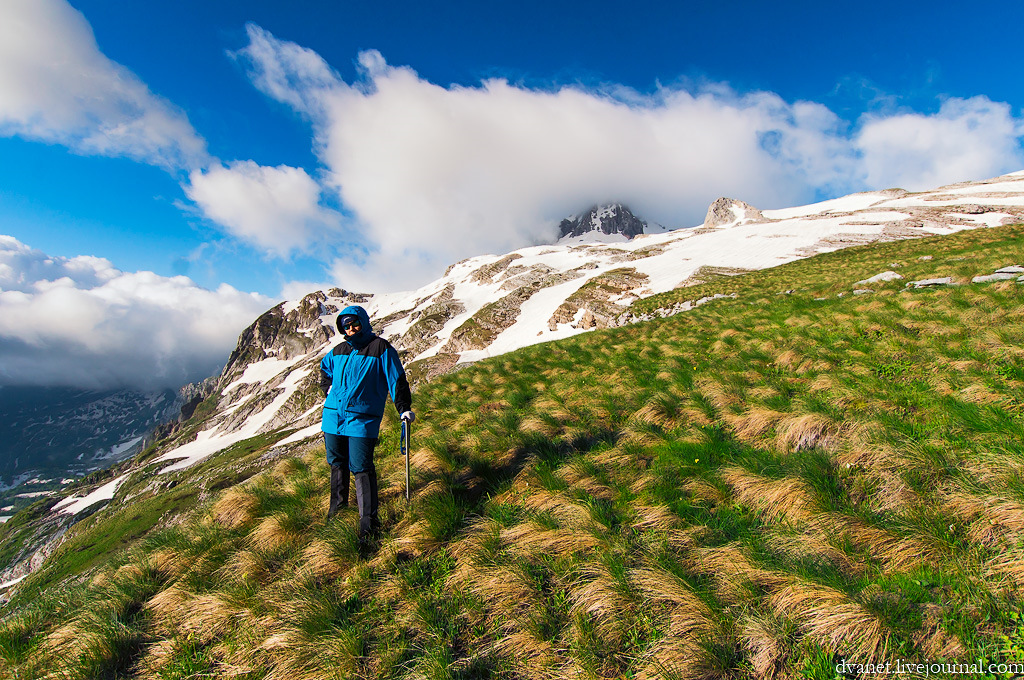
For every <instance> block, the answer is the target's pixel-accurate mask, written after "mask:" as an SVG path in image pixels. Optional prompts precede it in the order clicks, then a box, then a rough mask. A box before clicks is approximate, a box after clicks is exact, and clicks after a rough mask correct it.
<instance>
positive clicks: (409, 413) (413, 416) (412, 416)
mask: <svg viewBox="0 0 1024 680" xmlns="http://www.w3.org/2000/svg"><path fill="white" fill-rule="evenodd" d="M402 420H403V421H405V422H407V423H411V422H412V421H414V420H416V414H415V413H413V412H412V411H406V412H405V413H403V414H402Z"/></svg>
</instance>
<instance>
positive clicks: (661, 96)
mask: <svg viewBox="0 0 1024 680" xmlns="http://www.w3.org/2000/svg"><path fill="white" fill-rule="evenodd" d="M248 32H249V39H250V42H249V45H248V46H247V47H246V48H244V49H243V50H240V51H239V52H237V53H236V54H235V57H236V58H237V59H238V60H239V61H240V62H241V63H243V65H245V67H246V68H247V70H248V73H249V76H250V79H251V80H252V82H253V84H254V85H255V86H256V87H258V88H259V89H260V90H261V91H262V92H264V93H265V94H266V95H267V96H269V97H271V98H273V99H275V100H277V101H279V102H282V103H284V104H287V105H289V106H291V107H293V108H294V109H295V110H296V111H298V112H300V113H301V114H302V115H304V116H306V117H307V118H308V119H309V120H310V121H311V122H312V124H313V130H314V136H315V143H314V147H315V148H316V149H318V150H319V156H320V160H321V162H322V164H323V171H324V174H325V177H326V180H325V182H324V185H325V187H326V188H327V189H329V190H333V191H336V192H337V194H338V196H339V197H340V199H341V201H342V203H343V204H344V205H345V206H346V207H347V208H349V209H350V210H351V211H352V213H353V214H354V216H355V220H354V222H353V224H352V225H351V226H352V228H353V229H355V230H356V231H357V232H358V234H359V236H360V238H361V240H362V242H363V243H365V245H366V246H367V249H368V253H367V254H366V255H365V256H364V257H363V259H361V260H358V261H356V260H352V259H347V260H344V261H339V262H336V263H335V266H334V271H335V273H336V274H337V275H339V276H343V277H344V280H341V281H339V283H340V284H341V285H347V286H351V287H362V288H365V287H366V285H362V286H360V285H357V283H355V282H360V281H365V280H367V279H370V280H372V281H373V282H374V283H373V286H374V289H380V288H381V287H384V288H392V289H393V288H401V287H403V286H406V287H407V286H410V285H414V284H415V283H422V282H424V279H425V278H428V277H429V276H431V275H436V274H437V273H438V270H439V269H441V268H443V266H445V265H447V264H449V263H451V262H454V261H456V260H459V259H462V258H464V257H467V256H471V255H476V254H481V253H486V252H503V251H507V250H510V249H513V248H517V247H522V246H524V245H528V244H530V243H532V242H538V241H542V240H545V239H547V238H550V237H551V236H552V235H553V227H554V224H556V223H557V221H558V220H559V219H561V218H562V217H564V216H565V215H566V214H568V213H571V212H574V211H577V210H579V209H580V208H583V207H585V206H587V205H589V204H591V203H597V202H604V201H622V202H626V203H629V204H630V206H631V207H633V209H634V210H635V211H636V212H638V213H639V214H642V215H643V216H645V217H646V218H648V219H653V220H655V221H658V222H661V223H662V224H666V225H670V226H676V227H681V226H692V225H694V224H697V223H699V222H700V220H701V219H702V218H703V215H704V211H705V210H706V209H707V206H708V204H709V203H710V202H711V201H712V200H714V199H715V198H717V197H718V196H721V195H729V196H735V197H737V198H742V199H743V200H746V201H748V202H750V203H753V204H755V205H757V206H759V207H763V208H777V207H785V206H790V205H799V204H801V203H807V202H812V201H814V200H817V199H820V198H823V197H832V196H836V195H842V194H845V193H849V192H853V191H861V190H867V189H881V188H888V187H893V186H900V187H903V188H906V189H910V190H915V189H925V188H931V187H935V186H938V185H941V184H943V183H948V182H955V181H960V180H965V179H981V178H985V177H990V176H994V175H998V174H1001V173H1003V172H1006V171H1011V170H1018V169H1020V168H1021V167H1024V153H1022V148H1021V137H1022V135H1024V120H1022V119H1020V118H1017V117H1015V116H1014V115H1013V112H1012V111H1011V110H1010V107H1009V106H1008V105H1007V104H1004V103H998V102H993V101H991V100H989V99H988V98H986V97H984V96H978V97H973V98H970V99H949V100H947V101H945V102H943V103H942V105H941V108H940V109H939V110H938V111H937V112H935V113H933V114H928V115H924V114H920V113H915V112H896V113H891V114H887V115H881V114H873V115H865V116H863V117H862V118H861V119H860V120H858V121H847V120H843V119H841V118H840V117H839V116H837V115H836V114H835V113H834V112H832V111H831V110H830V109H829V108H828V107H826V106H824V105H822V104H818V103H815V102H787V101H785V100H783V99H782V98H781V97H779V96H778V95H776V94H773V93H771V92H754V93H749V94H742V93H738V92H736V91H734V90H733V89H731V88H729V87H728V86H726V85H722V84H710V85H705V86H703V87H701V88H699V89H695V90H688V89H685V88H682V87H662V88H660V89H658V90H657V91H655V92H653V93H651V94H642V93H639V92H636V91H634V90H630V89H628V88H624V87H621V86H609V87H607V88H604V89H598V90H595V89H586V88H583V87H579V86H565V87H558V88H552V89H549V90H543V89H534V88H529V87H525V86H521V85H516V84H513V83H509V82H507V81H505V80H500V79H494V80H487V81H484V82H482V83H481V84H480V85H479V86H476V87H463V86H456V85H453V86H449V87H442V86H439V85H436V84H434V83H431V82H428V81H426V80H424V79H423V78H421V77H419V76H418V75H417V74H416V72H415V71H413V70H412V69H411V68H407V67H394V66H390V65H388V64H387V63H386V61H385V60H384V57H383V56H382V55H381V54H380V53H378V52H376V51H367V52H363V53H362V54H361V55H360V56H359V65H360V69H361V76H360V78H358V79H357V80H356V81H355V82H352V83H348V82H345V81H344V80H343V79H342V78H340V77H339V76H338V75H337V74H336V73H335V72H334V71H333V70H332V69H331V67H330V65H328V64H327V63H326V62H325V61H324V60H323V59H322V58H321V57H320V56H319V55H317V54H316V53H315V52H313V51H311V50H308V49H306V48H303V47H302V46H300V45H296V44H294V43H290V42H286V41H281V40H278V39H277V38H275V37H274V36H273V35H271V34H270V33H268V32H267V31H265V30H263V29H262V28H260V27H258V26H254V25H250V26H249V27H248ZM395 271H397V272H401V273H400V274H399V275H395V274H388V275H381V274H382V272H395Z"/></svg>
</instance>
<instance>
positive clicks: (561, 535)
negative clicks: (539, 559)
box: [501, 514, 604, 555]
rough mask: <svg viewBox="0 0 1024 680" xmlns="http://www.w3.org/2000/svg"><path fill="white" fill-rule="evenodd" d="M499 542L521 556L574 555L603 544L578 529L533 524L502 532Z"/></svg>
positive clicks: (598, 539) (595, 537) (586, 532)
mask: <svg viewBox="0 0 1024 680" xmlns="http://www.w3.org/2000/svg"><path fill="white" fill-rule="evenodd" d="M588 517H589V514H588ZM501 541H502V543H503V544H504V545H506V546H507V547H508V548H509V549H510V550H513V551H515V552H517V553H520V554H523V555H543V554H554V555H576V554H579V553H583V552H586V551H588V550H595V549H597V548H599V547H600V546H602V545H603V544H604V541H603V540H601V539H600V538H598V537H597V536H594V535H593V534H592V533H590V532H588V531H584V530H581V529H580V528H573V529H548V528H546V527H543V526H541V525H539V524H536V523H534V522H523V523H522V524H517V525H516V526H514V527H511V528H509V529H504V530H502V532H501Z"/></svg>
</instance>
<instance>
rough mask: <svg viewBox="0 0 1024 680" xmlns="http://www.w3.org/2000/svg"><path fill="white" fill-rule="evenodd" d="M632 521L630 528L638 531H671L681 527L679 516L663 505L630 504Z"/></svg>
mask: <svg viewBox="0 0 1024 680" xmlns="http://www.w3.org/2000/svg"><path fill="white" fill-rule="evenodd" d="M632 509H633V513H634V519H633V523H632V527H633V528H634V529H637V530H640V531H671V530H672V529H678V528H679V527H680V526H682V520H681V519H680V518H679V515H677V514H675V513H674V512H672V510H671V509H670V508H668V506H665V505H643V504H641V503H638V502H636V501H634V502H633V503H632Z"/></svg>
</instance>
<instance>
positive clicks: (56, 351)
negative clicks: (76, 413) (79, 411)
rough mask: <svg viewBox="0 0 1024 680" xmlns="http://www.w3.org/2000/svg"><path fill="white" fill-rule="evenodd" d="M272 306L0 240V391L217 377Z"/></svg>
mask: <svg viewBox="0 0 1024 680" xmlns="http://www.w3.org/2000/svg"><path fill="white" fill-rule="evenodd" d="M271 304H272V301H271V300H269V299H268V298H264V297H262V296H258V295H254V294H247V293H242V292H240V291H238V290H235V289H234V288H232V287H231V286H228V285H222V286H221V287H220V288H218V289H217V290H216V291H210V290H206V289H203V288H200V287H198V286H196V285H195V283H193V282H192V281H191V280H190V279H188V278H187V277H184V276H176V277H172V278H167V277H162V276H158V275H156V274H154V273H152V272H134V273H129V272H122V271H119V270H117V269H115V268H114V267H113V266H112V265H111V263H110V262H109V261H107V260H104V259H101V258H95V257H76V258H71V259H68V258H61V257H49V256H47V255H46V254H45V253H43V252H41V251H38V250H33V249H31V248H29V247H28V246H27V245H25V244H23V243H21V242H19V241H18V240H17V239H15V238H13V237H10V236H0V384H32V385H74V386H79V387H87V388H98V387H109V386H123V385H132V386H139V387H146V388H152V387H163V386H172V387H176V386H180V385H182V384H184V383H185V382H188V381H190V380H196V379H200V378H203V377H206V376H208V375H210V374H212V373H213V372H215V371H216V370H218V369H219V368H220V366H221V365H223V363H224V361H225V359H226V358H227V356H228V353H229V352H230V351H231V350H232V349H233V348H234V346H235V343H236V341H237V339H238V335H239V333H240V332H241V331H242V330H243V329H244V328H245V327H246V326H248V325H249V324H250V323H252V321H253V320H254V319H255V318H256V317H257V316H258V315H259V314H260V313H262V312H263V311H265V310H266V309H267V308H269V307H270V305H271Z"/></svg>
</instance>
